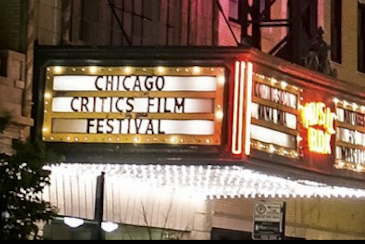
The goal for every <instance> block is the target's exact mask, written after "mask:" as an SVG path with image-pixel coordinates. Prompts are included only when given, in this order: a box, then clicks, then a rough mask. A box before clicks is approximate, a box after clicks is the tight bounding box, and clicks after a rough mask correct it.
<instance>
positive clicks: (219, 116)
mask: <svg viewBox="0 0 365 244" xmlns="http://www.w3.org/2000/svg"><path fill="white" fill-rule="evenodd" d="M215 117H216V119H218V120H222V119H223V118H224V113H223V111H218V112H216V113H215Z"/></svg>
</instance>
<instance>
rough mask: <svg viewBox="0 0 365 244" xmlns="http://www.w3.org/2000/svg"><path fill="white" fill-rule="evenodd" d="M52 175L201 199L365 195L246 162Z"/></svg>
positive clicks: (56, 168)
mask: <svg viewBox="0 0 365 244" xmlns="http://www.w3.org/2000/svg"><path fill="white" fill-rule="evenodd" d="M46 169H48V170H51V171H52V176H77V175H82V176H84V177H85V176H90V178H96V177H97V176H98V175H100V174H101V172H104V173H105V177H106V178H107V179H108V178H110V179H117V180H118V181H120V182H121V183H120V184H123V185H130V186H135V185H138V186H140V187H143V186H146V187H148V188H152V189H153V188H154V189H162V190H165V191H168V192H180V193H184V194H187V195H189V196H193V197H198V198H200V199H214V198H217V199H220V198H237V197H239V198H241V197H244V198H279V199H280V198H284V199H285V198H297V197H299V198H365V190H363V189H356V188H350V187H343V186H339V185H329V184H325V183H321V182H316V181H310V180H303V179H298V178H294V177H282V176H279V175H274V174H268V173H263V172H259V171H257V170H253V169H250V168H248V167H245V166H219V165H214V166H213V165H206V166H198V165H190V166H184V165H137V164H134V165H129V164H82V163H79V164H73V163H72V164H71V163H69V164H68V163H62V164H59V165H51V166H47V167H46Z"/></svg>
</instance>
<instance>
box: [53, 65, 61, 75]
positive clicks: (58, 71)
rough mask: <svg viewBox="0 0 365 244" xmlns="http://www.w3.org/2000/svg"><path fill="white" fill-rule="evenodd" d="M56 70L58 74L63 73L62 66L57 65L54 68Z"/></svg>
mask: <svg viewBox="0 0 365 244" xmlns="http://www.w3.org/2000/svg"><path fill="white" fill-rule="evenodd" d="M54 72H55V73H56V74H61V73H62V72H63V68H62V67H61V66H56V67H55V68H54Z"/></svg>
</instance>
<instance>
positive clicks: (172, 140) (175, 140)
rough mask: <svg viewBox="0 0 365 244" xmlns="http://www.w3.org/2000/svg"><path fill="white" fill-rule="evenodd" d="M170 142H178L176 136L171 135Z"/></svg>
mask: <svg viewBox="0 0 365 244" xmlns="http://www.w3.org/2000/svg"><path fill="white" fill-rule="evenodd" d="M170 142H171V143H172V144H176V143H177V142H178V140H177V138H176V137H171V139H170Z"/></svg>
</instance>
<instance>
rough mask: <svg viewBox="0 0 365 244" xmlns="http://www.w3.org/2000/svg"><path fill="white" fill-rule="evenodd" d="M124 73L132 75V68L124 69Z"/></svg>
mask: <svg viewBox="0 0 365 244" xmlns="http://www.w3.org/2000/svg"><path fill="white" fill-rule="evenodd" d="M124 72H125V73H126V74H131V73H132V67H125V68H124Z"/></svg>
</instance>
